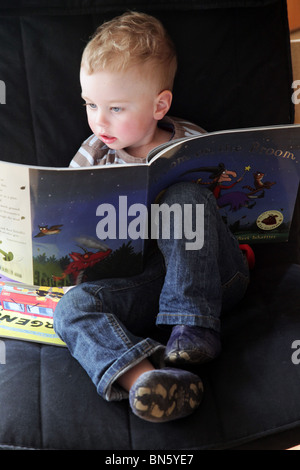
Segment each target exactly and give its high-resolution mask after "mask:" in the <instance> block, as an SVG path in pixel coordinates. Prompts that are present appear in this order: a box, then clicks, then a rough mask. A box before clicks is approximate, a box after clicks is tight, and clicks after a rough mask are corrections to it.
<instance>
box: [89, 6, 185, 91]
mask: <svg viewBox="0 0 300 470" xmlns="http://www.w3.org/2000/svg"><path fill="white" fill-rule="evenodd" d="M149 64H150V65H151V68H149V67H148V72H150V71H151V76H149V80H153V79H154V77H156V78H157V80H158V87H159V88H160V90H159V91H163V90H172V88H173V82H174V78H175V74H176V69H177V58H176V52H175V47H174V44H173V42H172V40H171V39H170V37H169V35H168V34H167V32H166V31H165V29H164V27H163V25H162V23H161V22H160V21H159V20H157V19H156V18H154V17H153V16H150V15H147V14H145V13H137V12H128V13H124V14H123V15H121V16H118V17H116V18H114V19H113V20H111V21H107V22H106V23H103V24H102V25H101V26H99V28H97V30H96V32H95V34H94V35H93V36H92V38H91V40H90V42H89V43H88V44H87V46H86V48H85V50H84V52H83V55H82V61H81V67H83V68H84V69H85V71H86V72H87V73H88V74H92V73H94V72H97V71H100V70H109V71H111V72H120V71H125V70H127V69H128V68H129V67H132V66H137V65H149Z"/></svg>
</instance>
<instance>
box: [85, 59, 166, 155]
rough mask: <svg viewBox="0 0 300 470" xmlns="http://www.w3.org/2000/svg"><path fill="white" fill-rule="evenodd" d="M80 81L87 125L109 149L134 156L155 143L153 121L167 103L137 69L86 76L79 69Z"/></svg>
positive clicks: (99, 72)
mask: <svg viewBox="0 0 300 470" xmlns="http://www.w3.org/2000/svg"><path fill="white" fill-rule="evenodd" d="M80 82H81V88H82V97H83V99H84V100H85V101H86V108H87V117H88V123H89V126H90V128H91V129H92V131H93V133H94V134H95V135H96V136H97V137H98V138H99V139H100V140H102V141H103V142H104V143H105V144H106V145H107V146H108V147H109V148H111V149H115V150H119V149H126V151H127V152H128V153H132V154H133V155H137V154H138V153H139V151H140V154H142V153H143V149H144V150H145V149H146V147H147V146H148V147H149V146H151V143H152V142H153V143H154V144H155V134H156V132H157V129H158V128H157V121H158V120H159V119H162V117H163V116H164V115H165V114H166V112H167V111H168V109H169V107H170V104H171V103H170V102H169V103H168V104H167V103H166V100H164V99H163V98H162V94H160V93H159V92H158V91H157V89H156V88H155V84H153V83H151V78H150V79H149V78H148V77H146V76H145V74H144V75H143V74H141V70H140V68H139V67H132V68H131V69H129V70H127V71H124V72H118V73H116V72H109V71H98V72H95V73H92V74H90V75H88V74H87V73H86V71H85V70H84V69H81V72H80ZM169 94H171V93H170V92H169ZM170 99H171V98H170V97H169V100H170ZM165 108H168V109H165ZM154 146H155V145H154ZM141 156H144V155H141Z"/></svg>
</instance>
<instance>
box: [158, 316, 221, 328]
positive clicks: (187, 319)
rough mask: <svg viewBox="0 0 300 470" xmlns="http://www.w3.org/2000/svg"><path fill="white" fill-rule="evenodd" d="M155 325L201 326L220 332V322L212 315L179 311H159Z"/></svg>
mask: <svg viewBox="0 0 300 470" xmlns="http://www.w3.org/2000/svg"><path fill="white" fill-rule="evenodd" d="M156 324H157V325H172V326H174V325H187V326H202V327H203V328H209V329H211V330H215V331H217V332H220V328H221V322H220V319H219V318H215V317H213V316H212V315H194V314H184V313H183V314H179V313H159V314H158V315H157V318H156Z"/></svg>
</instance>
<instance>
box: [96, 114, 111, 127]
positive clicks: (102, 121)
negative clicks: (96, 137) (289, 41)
mask: <svg viewBox="0 0 300 470" xmlns="http://www.w3.org/2000/svg"><path fill="white" fill-rule="evenodd" d="M96 124H97V126H99V127H103V128H105V127H107V124H108V120H107V117H106V116H105V113H104V112H103V111H101V110H99V111H98V113H97V116H96Z"/></svg>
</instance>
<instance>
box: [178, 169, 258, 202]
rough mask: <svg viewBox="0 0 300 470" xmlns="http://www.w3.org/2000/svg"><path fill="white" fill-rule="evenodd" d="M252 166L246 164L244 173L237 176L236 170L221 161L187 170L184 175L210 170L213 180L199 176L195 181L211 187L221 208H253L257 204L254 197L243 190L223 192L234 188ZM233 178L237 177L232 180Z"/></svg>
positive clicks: (210, 176)
mask: <svg viewBox="0 0 300 470" xmlns="http://www.w3.org/2000/svg"><path fill="white" fill-rule="evenodd" d="M250 168H251V167H250V166H245V169H244V173H243V174H242V175H241V176H240V177H239V178H237V173H236V171H234V170H227V169H226V167H225V165H224V163H219V164H218V166H206V167H200V168H194V169H193V170H188V171H186V172H185V173H183V175H185V174H187V173H200V172H210V173H211V174H210V175H209V177H208V178H209V179H210V180H212V181H203V180H202V178H198V179H197V180H196V181H195V182H196V183H197V184H201V185H207V186H208V187H209V189H210V190H211V191H212V192H213V194H214V196H215V198H216V199H217V204H218V207H219V208H222V207H226V206H229V210H231V211H237V210H238V209H240V208H241V207H248V208H249V209H251V208H252V207H253V206H254V205H255V202H253V201H252V198H251V197H249V195H248V194H247V193H245V192H243V191H230V192H228V193H225V194H224V193H223V192H224V190H228V189H232V188H233V187H234V186H235V185H236V184H238V183H240V182H241V181H242V180H243V178H244V176H245V175H246V173H247V172H248V171H250ZM233 178H237V179H236V180H235V181H233V182H232V180H233ZM224 183H229V184H224ZM230 183H231V184H230Z"/></svg>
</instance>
